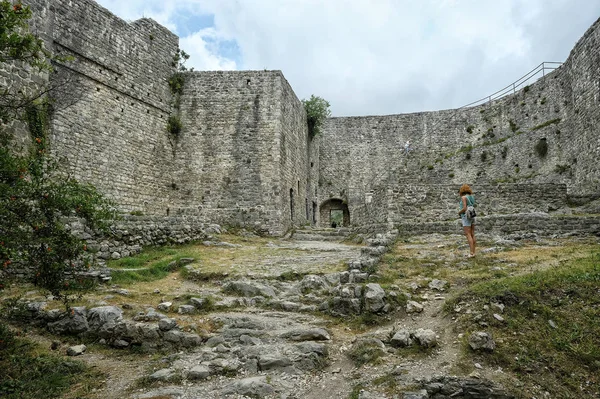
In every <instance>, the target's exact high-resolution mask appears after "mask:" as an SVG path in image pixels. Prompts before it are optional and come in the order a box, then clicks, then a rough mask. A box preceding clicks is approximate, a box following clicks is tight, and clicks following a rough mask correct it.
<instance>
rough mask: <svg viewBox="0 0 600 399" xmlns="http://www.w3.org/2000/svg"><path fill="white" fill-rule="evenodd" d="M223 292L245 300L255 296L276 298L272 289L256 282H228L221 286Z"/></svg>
mask: <svg viewBox="0 0 600 399" xmlns="http://www.w3.org/2000/svg"><path fill="white" fill-rule="evenodd" d="M223 291H225V292H230V293H235V294H238V295H240V296H243V297H247V298H252V297H255V296H262V297H266V298H274V297H276V296H277V295H276V294H275V290H274V289H273V287H271V286H269V285H266V284H262V283H259V282H256V281H241V280H239V281H230V282H229V283H227V284H225V285H224V286H223Z"/></svg>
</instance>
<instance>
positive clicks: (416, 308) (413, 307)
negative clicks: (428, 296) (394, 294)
mask: <svg viewBox="0 0 600 399" xmlns="http://www.w3.org/2000/svg"><path fill="white" fill-rule="evenodd" d="M422 311H423V305H421V304H420V303H419V302H415V301H408V302H407V303H406V313H421V312H422Z"/></svg>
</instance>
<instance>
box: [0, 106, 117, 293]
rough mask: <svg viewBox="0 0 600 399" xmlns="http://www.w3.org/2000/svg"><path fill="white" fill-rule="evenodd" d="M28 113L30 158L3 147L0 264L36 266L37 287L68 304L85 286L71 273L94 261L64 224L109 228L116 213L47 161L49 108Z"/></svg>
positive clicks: (87, 187)
mask: <svg viewBox="0 0 600 399" xmlns="http://www.w3.org/2000/svg"><path fill="white" fill-rule="evenodd" d="M26 114H27V115H26V116H27V122H28V125H29V129H30V132H31V135H32V139H33V143H32V146H31V151H30V153H29V154H27V155H24V156H17V155H15V154H13V153H12V152H11V150H10V149H9V146H8V145H9V143H10V140H9V139H8V138H7V137H6V136H5V137H4V142H3V143H2V145H0V243H1V245H0V262H2V264H3V266H4V268H7V267H8V266H9V265H10V264H12V263H15V262H22V263H24V264H26V265H27V266H28V267H31V268H32V269H33V270H34V275H33V276H32V282H33V283H34V284H35V285H36V286H39V287H41V288H43V289H46V290H48V291H49V292H50V293H51V294H52V295H54V296H55V297H57V298H60V299H61V300H63V301H64V302H65V304H68V302H69V300H70V299H71V297H70V295H69V292H70V291H71V289H72V288H73V287H74V286H76V287H77V288H81V287H82V286H81V283H82V282H81V281H80V282H77V281H73V280H72V279H69V278H67V275H66V273H67V272H69V273H75V272H78V271H82V270H87V268H88V267H90V265H91V264H92V263H93V259H92V257H91V256H90V255H89V253H88V251H87V246H86V244H85V242H84V241H83V240H81V239H79V238H77V237H75V236H74V235H73V234H71V232H70V231H69V229H68V228H67V226H66V224H65V220H66V219H67V218H73V217H75V218H80V219H82V220H84V221H85V222H86V223H87V225H88V226H89V227H91V228H104V227H106V220H109V219H112V216H113V215H112V210H111V207H110V204H109V203H108V202H107V201H106V200H105V199H103V198H102V196H101V195H100V194H99V193H98V192H97V191H96V189H95V188H94V187H92V186H90V185H84V184H80V183H78V182H77V181H76V180H74V179H73V178H72V177H70V176H66V175H65V174H63V173H61V171H60V170H59V165H58V163H57V162H56V161H54V160H53V159H51V158H50V157H49V156H48V154H47V142H46V123H47V122H46V121H47V118H48V114H47V105H46V104H43V103H42V104H37V105H31V106H30V107H29V108H28V109H27V112H26Z"/></svg>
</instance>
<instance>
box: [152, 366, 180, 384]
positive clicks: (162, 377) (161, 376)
mask: <svg viewBox="0 0 600 399" xmlns="http://www.w3.org/2000/svg"><path fill="white" fill-rule="evenodd" d="M174 376H175V372H174V371H173V370H171V369H160V370H158V371H157V372H155V373H154V374H152V375H151V376H150V379H151V380H156V381H169V380H170V379H172V378H173V377H174Z"/></svg>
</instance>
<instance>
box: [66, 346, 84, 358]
mask: <svg viewBox="0 0 600 399" xmlns="http://www.w3.org/2000/svg"><path fill="white" fill-rule="evenodd" d="M86 349H87V346H85V345H83V344H81V345H75V346H71V347H70V348H69V349H67V355H68V356H80V355H83V352H85V351H86Z"/></svg>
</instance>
